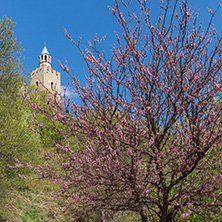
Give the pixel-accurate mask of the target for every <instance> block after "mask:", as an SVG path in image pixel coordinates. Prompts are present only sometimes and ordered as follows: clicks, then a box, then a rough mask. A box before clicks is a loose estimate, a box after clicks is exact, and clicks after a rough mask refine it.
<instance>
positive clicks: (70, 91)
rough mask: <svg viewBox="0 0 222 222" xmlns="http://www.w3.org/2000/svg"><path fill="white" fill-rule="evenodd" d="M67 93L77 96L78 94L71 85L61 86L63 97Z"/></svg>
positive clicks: (67, 94)
mask: <svg viewBox="0 0 222 222" xmlns="http://www.w3.org/2000/svg"><path fill="white" fill-rule="evenodd" d="M64 94H65V96H66V97H77V96H78V94H77V93H76V92H74V91H73V90H72V89H70V87H66V86H61V96H62V97H63V96H64Z"/></svg>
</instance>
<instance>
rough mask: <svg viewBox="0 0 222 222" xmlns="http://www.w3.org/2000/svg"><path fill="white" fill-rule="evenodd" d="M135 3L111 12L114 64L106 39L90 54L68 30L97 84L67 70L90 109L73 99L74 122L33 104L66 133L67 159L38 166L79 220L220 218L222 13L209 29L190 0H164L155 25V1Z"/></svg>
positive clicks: (50, 157) (61, 155)
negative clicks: (122, 215)
mask: <svg viewBox="0 0 222 222" xmlns="http://www.w3.org/2000/svg"><path fill="white" fill-rule="evenodd" d="M130 2H131V1H128V2H127V1H124V0H115V5H114V7H112V8H111V12H112V14H113V16H114V17H115V19H116V21H117V23H118V25H119V27H120V30H121V32H120V35H118V34H116V40H117V44H116V45H115V46H114V47H113V48H112V56H111V58H110V59H108V58H107V57H106V55H105V52H104V51H103V50H102V48H101V47H102V42H103V39H102V40H101V41H100V40H99V39H98V38H97V37H96V38H95V39H94V41H93V43H90V42H89V47H88V48H85V49H84V48H82V47H81V46H80V43H81V39H79V41H77V42H75V41H74V40H73V39H72V38H71V37H70V36H69V35H68V33H67V32H66V31H65V32H66V36H67V37H68V38H69V39H70V41H71V42H72V43H73V44H74V45H75V46H76V47H77V49H78V50H79V51H80V53H81V54H82V56H83V58H84V60H85V62H86V64H87V67H88V71H89V75H88V77H87V84H86V85H85V86H81V85H80V83H79V82H78V80H77V78H76V76H75V74H72V73H70V71H69V69H68V66H67V64H65V65H64V66H63V65H62V64H61V67H62V69H63V70H64V71H66V72H67V73H68V74H69V75H70V76H71V78H72V80H73V81H72V82H73V86H74V87H75V92H76V93H78V95H79V97H80V98H81V101H82V103H81V105H77V104H75V102H69V101H66V103H67V104H68V105H69V107H70V113H71V114H70V113H69V115H67V113H66V112H65V111H63V110H62V108H60V106H55V107H54V108H53V111H52V112H47V111H45V110H44V109H42V108H40V107H39V106H38V105H37V104H34V103H32V102H30V103H31V106H32V107H33V109H34V110H40V111H41V112H45V114H46V115H47V116H48V117H49V118H50V119H51V120H53V121H58V122H59V123H60V124H63V125H64V129H66V130H65V131H64V130H63V129H62V128H61V129H59V128H58V129H56V130H58V132H59V133H60V134H61V135H63V136H64V142H63V143H61V144H57V145H56V146H57V149H59V150H61V152H48V153H46V154H45V157H46V164H45V165H41V166H32V167H34V168H35V169H36V171H37V173H38V175H39V176H40V177H41V178H46V177H47V178H50V180H51V183H54V184H57V185H58V187H59V189H55V190H54V192H53V197H54V198H56V199H59V200H60V201H61V202H63V206H64V212H65V211H69V213H71V214H72V217H73V220H78V219H79V218H80V217H81V216H82V215H90V214H92V213H93V212H95V211H100V212H103V213H102V215H103V216H105V215H106V214H109V213H113V212H118V211H133V212H137V213H138V214H140V216H141V220H142V221H143V222H145V221H148V220H149V221H161V222H166V221H175V220H176V221H178V220H179V218H180V220H183V218H189V217H191V216H192V215H199V217H200V218H201V220H202V221H205V220H209V219H212V218H214V219H215V218H216V219H218V218H220V214H221V209H222V208H221V205H222V204H221V203H222V197H221V192H222V191H221V188H222V176H221V175H222V172H221V170H222V168H221V160H220V159H221V145H222V118H221V114H222V104H221V102H220V99H221V90H222V79H221V67H222V59H221V58H222V57H221V56H222V54H221V53H222V48H221V36H220V35H218V34H217V32H216V30H215V29H214V28H212V20H213V18H214V15H215V13H216V11H218V10H219V8H220V6H221V5H219V6H218V8H217V9H216V10H215V11H212V10H209V13H210V16H211V18H210V21H209V24H208V25H207V27H206V28H204V27H203V25H202V23H201V22H199V21H198V14H195V13H194V12H193V10H192V9H191V8H189V7H188V5H187V1H185V0H182V1H181V3H179V2H178V0H174V1H170V0H160V8H161V10H160V16H159V18H158V22H157V23H155V24H153V23H152V19H151V12H152V8H151V7H149V6H148V5H147V1H145V0H137V4H138V6H139V7H138V8H137V9H133V10H132V9H131V3H130ZM56 107H57V108H56ZM59 109H60V110H59ZM41 127H44V124H41ZM29 167H31V165H29ZM184 220H186V219H184Z"/></svg>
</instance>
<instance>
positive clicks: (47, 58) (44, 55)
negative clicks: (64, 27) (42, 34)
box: [39, 42, 51, 65]
mask: <svg viewBox="0 0 222 222" xmlns="http://www.w3.org/2000/svg"><path fill="white" fill-rule="evenodd" d="M41 63H48V64H49V65H51V55H50V53H49V51H48V49H47V47H46V42H45V43H44V48H43V50H42V52H41V54H40V56H39V64H41Z"/></svg>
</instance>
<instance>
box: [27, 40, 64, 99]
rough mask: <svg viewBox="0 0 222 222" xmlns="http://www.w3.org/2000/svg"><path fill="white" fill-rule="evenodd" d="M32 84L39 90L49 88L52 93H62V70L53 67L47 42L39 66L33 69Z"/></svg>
mask: <svg viewBox="0 0 222 222" xmlns="http://www.w3.org/2000/svg"><path fill="white" fill-rule="evenodd" d="M30 85H31V87H32V88H35V89H36V90H37V91H43V90H49V91H50V92H52V93H55V92H57V93H58V95H59V96H60V95H61V78H60V72H58V71H56V70H55V69H52V67H51V55H50V54H49V51H48V49H47V47H46V44H45V45H44V48H43V50H42V52H41V54H40V56H39V67H38V68H36V69H34V70H33V71H31V82H30Z"/></svg>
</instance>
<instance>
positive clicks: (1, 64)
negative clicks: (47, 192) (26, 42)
mask: <svg viewBox="0 0 222 222" xmlns="http://www.w3.org/2000/svg"><path fill="white" fill-rule="evenodd" d="M14 27H15V24H14V23H13V22H12V21H11V20H10V19H9V18H7V17H4V18H3V19H2V20H1V21H0V117H1V118H0V199H1V201H0V209H1V210H0V214H2V213H4V210H5V206H4V204H5V200H4V198H5V197H6V196H7V195H6V194H8V192H9V189H11V188H13V187H17V186H20V185H21V183H22V182H21V180H20V178H19V174H21V173H25V172H26V173H28V172H29V171H28V170H26V169H24V170H21V169H16V170H15V169H10V168H9V167H8V165H14V164H15V159H16V158H18V159H20V160H23V161H29V160H30V159H32V160H35V159H37V158H38V153H37V147H38V139H37V137H36V135H34V134H33V133H32V132H31V131H30V130H29V129H28V128H27V122H28V119H30V117H31V115H30V114H31V113H30V114H29V113H28V112H26V111H25V109H23V108H22V105H25V103H24V99H22V97H21V96H20V93H21V90H22V89H24V87H25V79H24V78H23V75H22V62H21V52H22V48H21V46H20V44H18V43H17V42H16V36H15V34H14Z"/></svg>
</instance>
